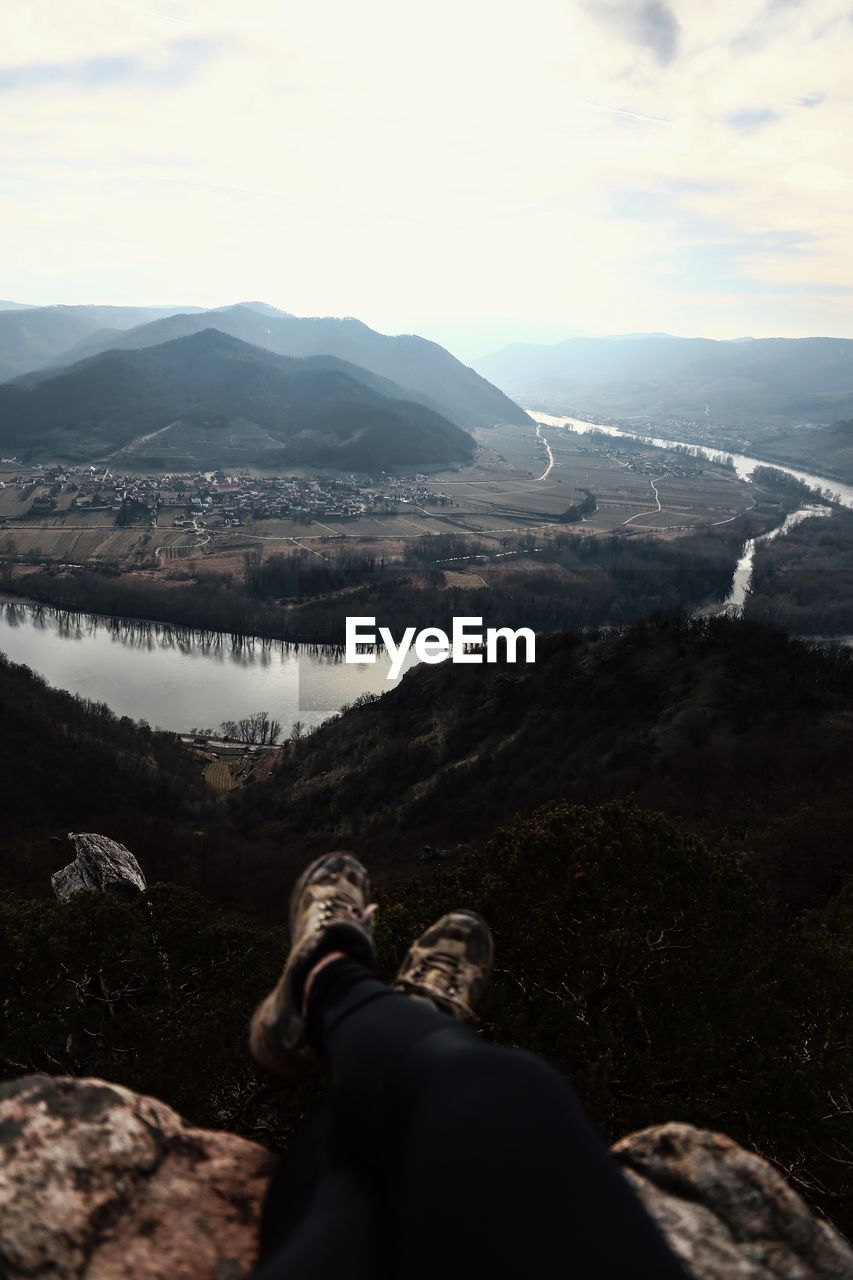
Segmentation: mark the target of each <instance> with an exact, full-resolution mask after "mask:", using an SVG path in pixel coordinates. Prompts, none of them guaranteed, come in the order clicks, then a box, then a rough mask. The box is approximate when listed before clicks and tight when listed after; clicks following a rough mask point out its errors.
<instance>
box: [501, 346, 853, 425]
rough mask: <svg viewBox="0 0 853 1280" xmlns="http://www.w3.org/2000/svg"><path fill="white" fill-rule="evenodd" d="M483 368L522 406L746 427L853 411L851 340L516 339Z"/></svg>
mask: <svg viewBox="0 0 853 1280" xmlns="http://www.w3.org/2000/svg"><path fill="white" fill-rule="evenodd" d="M477 368H478V369H479V371H480V372H481V373H483V374H484V375H485V376H486V377H487V378H491V379H493V380H494V381H495V382H496V383H497V384H498V386H500V387H503V389H504V390H505V391H507V393H508V394H510V395H512V396H514V397H516V398H517V399H520V400H521V401H522V402H523V403H524V402H526V403H528V404H529V403H532V402H538V403H540V404H544V403H546V402H550V403H551V404H558V403H559V404H561V405H562V406H564V407H566V408H574V409H575V410H576V411H578V412H580V411H584V410H585V411H587V412H591V413H601V414H607V415H612V416H614V417H622V416H629V415H634V414H639V415H648V416H650V417H667V416H675V417H685V418H702V417H703V416H704V414H705V407H706V405H707V406H708V407H709V413H710V418H711V421H712V422H714V423H729V424H738V425H755V424H759V425H761V424H772V423H778V424H780V425H782V424H785V423H797V422H808V421H814V422H833V421H835V420H836V419H839V418H844V417H848V418H849V417H851V416H853V340H850V339H847V338H755V339H752V340H751V341H744V340H738V341H734V342H716V341H713V340H711V339H706V338H676V337H670V336H668V335H660V334H637V335H630V336H624V337H621V336H620V337H610V338H572V339H569V340H568V341H566V342H560V343H557V344H556V345H555V346H536V345H525V344H515V345H513V346H509V347H505V348H504V349H503V350H501V351H498V352H496V353H495V354H493V355H491V356H487V357H486V358H485V359H482V360H479V361H477Z"/></svg>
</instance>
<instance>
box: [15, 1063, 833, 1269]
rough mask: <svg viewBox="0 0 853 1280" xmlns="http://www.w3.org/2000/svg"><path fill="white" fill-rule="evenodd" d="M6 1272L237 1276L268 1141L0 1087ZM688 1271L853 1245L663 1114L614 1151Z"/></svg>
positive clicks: (147, 1106)
mask: <svg viewBox="0 0 853 1280" xmlns="http://www.w3.org/2000/svg"><path fill="white" fill-rule="evenodd" d="M0 1144H2V1146H3V1149H4V1160H3V1162H2V1164H0V1275H1V1276H3V1277H4V1280H24V1278H25V1277H26V1280H48V1278H49V1280H131V1278H132V1280H241V1278H243V1277H247V1276H248V1275H249V1274H250V1273H251V1269H252V1266H253V1264H254V1260H255V1251H256V1235H257V1225H258V1218H259V1213H260V1204H261V1199H262V1196H263V1192H264V1187H265V1186H266V1182H267V1180H268V1178H269V1175H270V1173H271V1171H272V1167H273V1164H274V1157H272V1156H271V1155H270V1154H269V1153H268V1152H267V1151H264V1150H263V1148H261V1147H259V1146H256V1145H255V1144H254V1143H252V1142H247V1141H246V1140H245V1139H243V1138H238V1137H235V1136H234V1135H232V1134H227V1133H212V1132H208V1131H205V1130H201V1129H192V1128H190V1127H189V1126H187V1125H186V1124H184V1122H183V1121H182V1120H181V1118H180V1116H178V1115H176V1113H175V1112H174V1111H172V1110H171V1109H170V1108H169V1107H167V1106H165V1105H164V1104H163V1103H162V1102H157V1101H156V1100H155V1099H153V1098H146V1097H142V1096H141V1095H139V1094H136V1093H132V1092H131V1091H130V1090H129V1089H124V1088H121V1087H120V1086H118V1085H113V1084H106V1083H105V1082H104V1081H102V1080H70V1079H66V1078H59V1077H56V1078H55V1077H50V1076H27V1077H25V1078H24V1079H22V1080H16V1081H13V1082H12V1083H10V1084H5V1085H0ZM613 1151H614V1155H615V1157H616V1159H617V1160H618V1161H619V1163H620V1164H621V1166H622V1168H623V1169H624V1171H625V1174H626V1176H627V1177H628V1179H629V1180H630V1181H631V1183H632V1184H633V1185H634V1187H635V1188H636V1189H637V1191H638V1193H639V1194H640V1196H641V1198H642V1199H643V1201H644V1202H645V1204H646V1206H647V1208H648V1209H649V1211H650V1213H651V1214H652V1215H653V1217H654V1218H655V1219H656V1220H657V1222H658V1223H659V1225H660V1227H661V1229H662V1230H663V1232H664V1234H665V1235H666V1237H667V1238H668V1239H669V1241H670V1242H671V1244H672V1246H673V1247H674V1249H675V1250H676V1251H677V1253H678V1254H679V1256H680V1257H681V1258H682V1259H683V1260H684V1262H685V1264H686V1266H687V1268H688V1271H689V1273H690V1274H691V1275H692V1276H693V1277H695V1280H851V1278H853V1252H851V1250H850V1248H849V1247H848V1245H847V1244H845V1242H844V1241H843V1240H842V1238H841V1237H840V1236H839V1235H838V1234H837V1232H835V1231H833V1229H832V1228H831V1227H829V1226H828V1225H827V1224H826V1223H824V1222H822V1221H820V1220H819V1219H817V1218H816V1217H815V1216H814V1214H813V1213H812V1212H811V1210H810V1209H809V1208H808V1207H807V1206H806V1204H805V1203H804V1202H803V1201H802V1200H801V1199H800V1197H799V1196H798V1195H797V1194H796V1193H795V1192H794V1191H793V1190H791V1188H790V1187H789V1186H788V1185H787V1184H786V1183H785V1181H784V1179H783V1178H781V1177H780V1175H779V1174H778V1173H777V1172H776V1171H775V1170H774V1169H773V1168H772V1167H771V1166H770V1165H769V1164H768V1163H767V1162H766V1161H765V1160H762V1159H760V1157H758V1156H755V1155H751V1154H749V1153H748V1152H746V1151H744V1150H743V1149H742V1148H741V1147H738V1146H737V1144H736V1143H734V1142H732V1141H731V1140H730V1139H728V1138H725V1137H722V1136H721V1135H719V1134H714V1133H707V1132H705V1131H703V1130H700V1129H694V1128H692V1127H691V1126H689V1125H683V1124H668V1125H662V1126H659V1127H656V1128H653V1129H646V1130H644V1131H643V1132H642V1133H636V1134H632V1135H631V1136H630V1137H628V1138H625V1139H623V1141H621V1142H619V1143H617V1144H616V1146H615V1147H614V1149H613Z"/></svg>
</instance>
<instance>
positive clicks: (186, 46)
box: [0, 38, 223, 93]
mask: <svg viewBox="0 0 853 1280" xmlns="http://www.w3.org/2000/svg"><path fill="white" fill-rule="evenodd" d="M222 50H223V45H222V43H221V42H220V41H218V40H212V39H206V40H201V39H195V38H182V39H179V40H172V41H170V42H169V43H168V44H166V45H165V46H164V48H163V53H162V55H161V56H159V57H153V56H152V55H151V54H148V53H145V54H141V53H124V54H101V55H99V56H97V57H94V58H78V59H76V60H74V61H71V62H29V63H22V64H20V65H18V66H13V67H0V93H14V92H16V91H19V90H26V89H59V90H68V89H77V90H80V91H82V92H98V91H99V90H101V89H111V88H113V87H115V86H122V87H123V86H127V85H130V86H149V87H162V88H171V87H173V86H175V85H179V84H183V83H185V82H186V81H187V80H189V79H190V78H191V77H192V76H193V75H195V73H196V72H197V71H198V69H199V68H200V67H201V66H202V65H204V64H205V63H206V62H208V61H209V60H210V59H211V58H213V57H215V56H217V55H218V54H219V53H221V52H222Z"/></svg>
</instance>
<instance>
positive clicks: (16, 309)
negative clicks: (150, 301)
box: [0, 302, 193, 382]
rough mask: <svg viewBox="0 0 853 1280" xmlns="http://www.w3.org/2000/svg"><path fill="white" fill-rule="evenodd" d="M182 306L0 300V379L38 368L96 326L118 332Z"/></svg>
mask: <svg viewBox="0 0 853 1280" xmlns="http://www.w3.org/2000/svg"><path fill="white" fill-rule="evenodd" d="M178 310H182V311H188V310H193V308H188V307H183V308H178V307H27V306H23V305H20V304H16V303H6V302H4V303H2V304H0V382H2V381H4V380H5V379H7V378H14V377H16V376H17V375H18V374H21V373H28V372H29V371H30V370H31V369H40V368H42V367H43V366H44V365H46V364H49V363H50V362H51V360H54V359H55V358H56V356H58V355H59V354H60V352H62V351H67V350H68V348H69V347H71V346H74V345H75V344H77V343H79V342H82V341H83V339H84V338H88V337H90V336H91V335H92V334H93V333H95V332H96V331H97V330H99V329H107V330H108V331H109V332H112V333H118V332H121V331H122V330H124V329H130V328H132V327H133V326H134V325H139V324H146V323H147V322H148V321H151V320H157V319H159V318H160V317H161V316H167V315H173V314H174V313H175V312H176V311H178Z"/></svg>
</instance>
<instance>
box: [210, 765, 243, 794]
mask: <svg viewBox="0 0 853 1280" xmlns="http://www.w3.org/2000/svg"><path fill="white" fill-rule="evenodd" d="M204 780H205V782H206V783H207V785H208V786H209V787H213V789H214V790H215V791H233V790H234V787H235V785H236V784H235V782H234V775H233V774H232V772H231V768H230V766H229V764H228V761H227V760H213V761H211V763H210V764H209V765H208V766H207V768H206V769H205V771H204Z"/></svg>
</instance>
